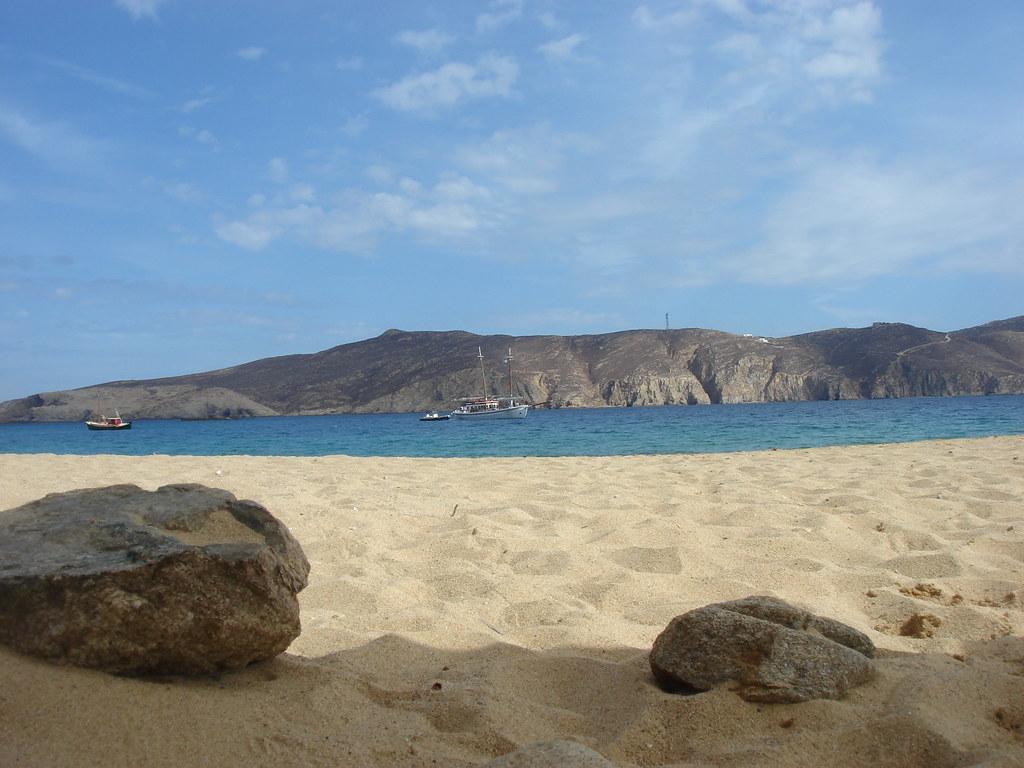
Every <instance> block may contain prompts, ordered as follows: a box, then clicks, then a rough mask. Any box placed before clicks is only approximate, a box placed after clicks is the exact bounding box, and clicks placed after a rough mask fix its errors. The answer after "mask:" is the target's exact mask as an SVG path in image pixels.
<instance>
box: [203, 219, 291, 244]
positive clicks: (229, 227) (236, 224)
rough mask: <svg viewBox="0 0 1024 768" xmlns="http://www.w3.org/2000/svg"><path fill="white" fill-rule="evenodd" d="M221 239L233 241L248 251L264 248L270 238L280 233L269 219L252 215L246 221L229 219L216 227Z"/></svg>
mask: <svg viewBox="0 0 1024 768" xmlns="http://www.w3.org/2000/svg"><path fill="white" fill-rule="evenodd" d="M216 232H217V236H218V237H220V239H221V240H226V241H227V242H229V243H234V244H235V245H239V246H241V247H242V248H247V249H248V250H250V251H259V250H261V249H263V248H265V247H266V246H267V245H268V244H269V243H270V241H271V240H273V239H274V238H275V237H277V236H278V234H280V230H279V228H278V227H277V226H275V225H274V224H273V222H272V221H271V220H268V219H266V218H261V217H259V216H253V217H251V218H250V219H249V220H248V221H229V222H226V223H224V224H221V225H220V226H218V227H217V228H216Z"/></svg>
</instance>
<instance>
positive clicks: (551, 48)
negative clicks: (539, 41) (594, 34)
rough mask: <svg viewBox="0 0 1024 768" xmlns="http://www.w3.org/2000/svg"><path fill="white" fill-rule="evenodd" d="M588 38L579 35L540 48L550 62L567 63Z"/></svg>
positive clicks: (545, 44)
mask: <svg viewBox="0 0 1024 768" xmlns="http://www.w3.org/2000/svg"><path fill="white" fill-rule="evenodd" d="M586 39H587V38H586V37H585V36H583V35H581V34H579V33H576V34H573V35H569V36H567V37H563V38H562V39H561V40H552V41H551V42H550V43H544V44H543V45H541V46H539V47H538V49H537V50H539V51H540V52H541V53H542V54H543V55H544V57H545V58H546V59H548V60H549V61H565V60H566V59H569V58H571V57H572V55H573V53H574V52H575V51H576V49H577V48H578V47H579V46H580V44H582V43H583V41H585V40H586Z"/></svg>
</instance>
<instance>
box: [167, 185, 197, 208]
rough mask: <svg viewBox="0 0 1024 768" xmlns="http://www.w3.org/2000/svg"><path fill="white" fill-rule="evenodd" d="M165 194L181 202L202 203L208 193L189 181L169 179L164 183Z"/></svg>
mask: <svg viewBox="0 0 1024 768" xmlns="http://www.w3.org/2000/svg"><path fill="white" fill-rule="evenodd" d="M163 191H164V194H165V195H167V196H168V197H170V198H173V199H175V200H177V201H178V202H180V203H190V204H191V203H201V202H202V201H203V200H205V199H206V195H205V194H203V192H202V191H201V190H200V189H199V188H198V187H196V186H195V185H194V184H190V183H188V182H187V181H169V182H166V183H165V184H164V185H163Z"/></svg>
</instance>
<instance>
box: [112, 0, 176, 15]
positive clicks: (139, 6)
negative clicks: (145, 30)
mask: <svg viewBox="0 0 1024 768" xmlns="http://www.w3.org/2000/svg"><path fill="white" fill-rule="evenodd" d="M164 2H165V0H115V3H116V5H117V6H118V7H119V8H121V9H122V10H124V11H127V12H128V13H130V14H131V15H132V18H134V19H136V20H138V19H145V18H150V19H155V18H156V12H157V9H159V8H160V6H161V5H163V4H164Z"/></svg>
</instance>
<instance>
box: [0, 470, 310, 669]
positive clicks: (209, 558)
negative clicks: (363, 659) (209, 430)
mask: <svg viewBox="0 0 1024 768" xmlns="http://www.w3.org/2000/svg"><path fill="white" fill-rule="evenodd" d="M308 574H309V563H308V562H307V561H306V557H305V555H304V554H303V552H302V548H301V547H300V546H299V544H298V542H296V541H295V539H294V538H292V536H291V534H290V533H289V532H288V529H287V528H285V527H284V525H282V524H281V523H280V522H279V521H278V520H277V519H276V518H274V517H273V515H271V514H270V513H269V512H268V511H267V510H266V509H264V508H263V507H262V506H260V505H259V504H256V503H254V502H251V501H239V500H237V499H236V498H235V497H234V496H233V495H231V494H230V493H228V492H227V491H223V490H219V489H216V488H206V487H204V486H201V485H167V486H164V487H162V488H160V489H158V490H157V491H155V492H148V491H144V490H142V489H141V488H138V487H136V486H134V485H116V486H111V487H108V488H95V489H89V490H79V491H71V492H69V493H58V494H51V495H49V496H46V497H45V498H43V499H40V500H38V501H34V502H31V503H29V504H25V505H24V506H21V507H18V508H17V509H13V510H9V511H7V512H0V642H2V643H4V644H6V645H9V646H10V647H12V648H14V649H16V650H18V651H21V652H23V653H28V654H32V655H35V656H41V657H43V658H47V659H51V660H54V661H59V662H63V663H69V664H75V665H78V666H84V667H94V668H98V669H103V670H107V671H109V672H116V673H122V674H209V673H214V672H217V671H220V670H227V669H237V668H240V667H244V666H245V665H247V664H249V663H251V662H253V661H258V660H261V659H267V658H270V657H272V656H275V655H277V654H278V653H281V652H282V651H283V650H285V649H286V648H287V647H288V645H289V644H290V643H291V641H292V640H294V639H295V637H297V636H298V634H299V604H298V600H297V598H296V595H297V593H298V592H299V591H300V590H301V589H302V588H303V587H305V586H306V578H307V576H308Z"/></svg>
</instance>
